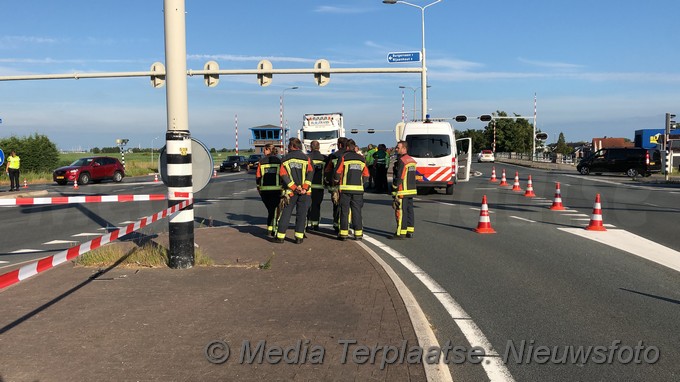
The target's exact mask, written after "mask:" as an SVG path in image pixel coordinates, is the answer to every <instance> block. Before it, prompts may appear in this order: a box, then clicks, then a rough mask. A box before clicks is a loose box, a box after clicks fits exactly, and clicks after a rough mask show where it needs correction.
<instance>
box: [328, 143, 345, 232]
mask: <svg viewBox="0 0 680 382" xmlns="http://www.w3.org/2000/svg"><path fill="white" fill-rule="evenodd" d="M346 144H347V138H345V137H340V138H338V149H337V150H336V151H334V152H332V153H331V154H330V155H329V156H328V158H327V159H326V168H325V169H324V182H325V184H326V188H328V193H329V194H331V201H332V202H333V229H334V230H335V232H336V233H337V232H340V207H339V202H340V199H339V196H340V194H339V193H338V187H337V185H335V184H334V183H333V172H334V171H335V167H336V166H337V164H338V160H339V159H340V157H341V156H342V155H343V154H344V153H345V145H346Z"/></svg>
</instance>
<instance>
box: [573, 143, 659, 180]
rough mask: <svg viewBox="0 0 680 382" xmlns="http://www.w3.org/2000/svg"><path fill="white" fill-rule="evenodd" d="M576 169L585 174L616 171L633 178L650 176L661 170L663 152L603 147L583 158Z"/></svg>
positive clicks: (637, 148) (635, 148) (636, 148)
mask: <svg viewBox="0 0 680 382" xmlns="http://www.w3.org/2000/svg"><path fill="white" fill-rule="evenodd" d="M576 170H578V172H580V173H581V174H583V175H588V174H590V173H595V174H601V173H603V172H614V173H625V174H626V175H628V176H630V177H632V178H634V177H636V176H638V175H642V176H649V175H651V174H652V173H656V172H661V153H660V152H659V150H653V149H643V148H640V147H629V148H609V149H601V150H598V151H596V152H594V153H593V154H591V155H589V156H588V157H586V158H583V159H582V160H581V162H579V164H578V165H577V166H576Z"/></svg>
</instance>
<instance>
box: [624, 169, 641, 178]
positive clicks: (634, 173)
mask: <svg viewBox="0 0 680 382" xmlns="http://www.w3.org/2000/svg"><path fill="white" fill-rule="evenodd" d="M626 175H628V176H630V177H631V178H635V177H636V176H638V170H636V169H634V168H629V169H628V171H626Z"/></svg>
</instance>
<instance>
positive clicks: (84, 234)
mask: <svg viewBox="0 0 680 382" xmlns="http://www.w3.org/2000/svg"><path fill="white" fill-rule="evenodd" d="M101 235H102V234H101V233H89V232H83V233H77V234H75V235H71V237H83V236H101Z"/></svg>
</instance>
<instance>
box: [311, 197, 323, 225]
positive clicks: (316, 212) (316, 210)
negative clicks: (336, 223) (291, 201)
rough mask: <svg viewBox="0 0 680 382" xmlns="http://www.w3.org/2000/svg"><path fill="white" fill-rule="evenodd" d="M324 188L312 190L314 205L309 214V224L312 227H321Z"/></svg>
mask: <svg viewBox="0 0 680 382" xmlns="http://www.w3.org/2000/svg"><path fill="white" fill-rule="evenodd" d="M323 194H324V189H323V188H312V205H311V206H310V207H309V213H308V214H307V224H308V225H309V226H312V227H318V226H319V219H321V202H323Z"/></svg>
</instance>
